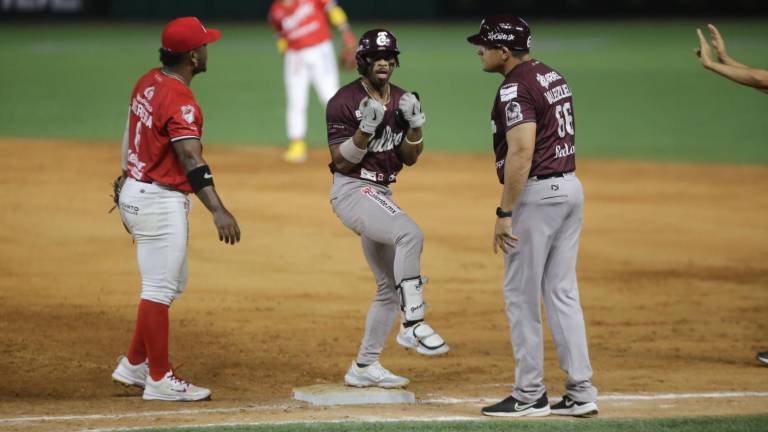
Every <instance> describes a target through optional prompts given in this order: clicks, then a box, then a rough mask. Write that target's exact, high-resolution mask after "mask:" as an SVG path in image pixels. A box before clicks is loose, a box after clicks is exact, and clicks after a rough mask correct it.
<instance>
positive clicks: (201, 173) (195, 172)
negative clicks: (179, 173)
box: [187, 165, 213, 193]
mask: <svg viewBox="0 0 768 432" xmlns="http://www.w3.org/2000/svg"><path fill="white" fill-rule="evenodd" d="M187 180H188V181H189V185H190V186H192V191H193V192H195V193H197V191H199V190H200V189H202V188H204V187H207V186H213V174H211V168H210V167H209V166H208V165H201V166H199V167H197V168H193V169H191V170H190V171H189V172H188V173H187Z"/></svg>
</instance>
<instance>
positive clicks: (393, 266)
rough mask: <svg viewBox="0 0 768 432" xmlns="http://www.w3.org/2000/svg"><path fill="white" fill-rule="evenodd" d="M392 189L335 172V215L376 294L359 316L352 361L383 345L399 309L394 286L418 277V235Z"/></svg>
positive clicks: (371, 356)
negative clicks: (354, 241) (361, 325)
mask: <svg viewBox="0 0 768 432" xmlns="http://www.w3.org/2000/svg"><path fill="white" fill-rule="evenodd" d="M391 196H392V190H391V189H389V188H388V187H385V186H381V185H378V184H375V183H372V182H367V181H364V180H358V179H354V178H351V177H347V176H345V175H342V174H339V173H336V174H334V176H333V188H332V190H331V206H332V207H333V211H334V212H335V213H336V216H338V217H339V219H340V220H341V222H342V223H343V224H344V225H345V226H346V227H347V228H349V229H351V230H352V231H354V232H355V233H356V234H358V235H359V236H360V240H361V242H362V245H363V254H365V259H366V260H367V261H368V266H369V267H370V268H371V271H372V272H373V276H374V278H375V279H376V286H377V290H376V295H375V296H374V298H373V302H372V303H371V307H370V308H369V309H368V317H367V319H366V321H365V334H364V336H363V341H362V343H361V344H360V350H359V351H358V354H357V362H358V363H361V364H371V363H374V362H376V361H378V360H379V357H380V356H381V351H382V350H383V349H384V344H385V342H386V340H387V336H389V332H390V331H391V330H392V326H393V325H394V324H395V322H396V318H397V316H398V313H399V312H400V296H399V295H398V293H397V290H396V286H397V285H398V284H399V283H400V282H401V281H402V280H403V279H409V278H414V277H417V276H420V275H421V273H420V268H419V262H420V258H421V251H422V247H423V244H424V235H423V234H422V232H421V229H420V228H419V226H418V225H416V222H414V221H413V219H411V218H410V217H409V216H408V215H407V214H405V212H403V211H402V210H401V209H400V208H399V207H397V205H396V204H395V203H394V202H393V201H392V200H391Z"/></svg>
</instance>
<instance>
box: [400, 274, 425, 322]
mask: <svg viewBox="0 0 768 432" xmlns="http://www.w3.org/2000/svg"><path fill="white" fill-rule="evenodd" d="M421 285H422V278H421V276H418V277H415V278H412V279H403V281H402V282H400V285H398V290H400V310H401V311H403V316H404V317H405V320H406V321H421V320H423V319H424V309H426V307H427V305H426V303H424V294H423V292H422V290H421Z"/></svg>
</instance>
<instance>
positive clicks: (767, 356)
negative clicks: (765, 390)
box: [757, 351, 768, 365]
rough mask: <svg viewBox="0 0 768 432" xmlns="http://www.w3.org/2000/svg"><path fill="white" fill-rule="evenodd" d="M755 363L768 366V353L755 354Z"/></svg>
mask: <svg viewBox="0 0 768 432" xmlns="http://www.w3.org/2000/svg"><path fill="white" fill-rule="evenodd" d="M757 361H759V362H760V363H763V364H767V365H768V351H763V352H759V353H757Z"/></svg>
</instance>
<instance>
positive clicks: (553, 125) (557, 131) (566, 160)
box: [491, 60, 576, 183]
mask: <svg viewBox="0 0 768 432" xmlns="http://www.w3.org/2000/svg"><path fill="white" fill-rule="evenodd" d="M528 122H535V123H536V146H535V148H534V149H533V160H532V161H531V171H530V173H529V176H541V175H547V174H557V173H565V172H571V171H574V170H576V156H575V153H576V135H575V132H574V129H575V127H576V123H575V120H574V117H573V98H572V96H571V89H570V88H568V83H567V82H566V81H565V78H563V77H562V76H561V75H560V74H559V73H558V72H556V71H555V70H553V69H552V68H550V67H549V66H547V65H545V64H544V63H541V62H540V61H538V60H530V61H526V62H524V63H521V64H519V65H517V66H516V67H515V68H514V69H512V71H511V72H509V74H508V75H507V76H506V77H505V78H504V82H503V83H502V84H501V87H499V91H498V93H497V94H496V100H494V102H493V109H492V110H491V128H492V130H493V150H494V151H495V152H496V174H497V175H498V176H499V182H501V183H504V162H505V159H506V157H507V135H506V133H507V131H509V130H510V129H512V128H513V127H515V126H517V125H519V124H522V123H528Z"/></svg>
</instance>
